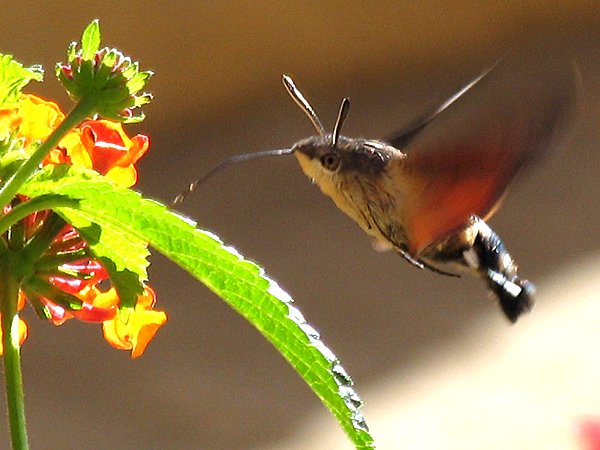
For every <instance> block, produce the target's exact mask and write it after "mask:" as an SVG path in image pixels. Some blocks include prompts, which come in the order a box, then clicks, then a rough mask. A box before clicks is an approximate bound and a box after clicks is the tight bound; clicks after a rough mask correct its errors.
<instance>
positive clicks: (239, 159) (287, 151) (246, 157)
mask: <svg viewBox="0 0 600 450" xmlns="http://www.w3.org/2000/svg"><path fill="white" fill-rule="evenodd" d="M292 153H293V151H292V149H291V148H280V149H275V150H265V151H262V152H256V153H246V154H244V155H236V156H232V157H231V158H227V159H226V160H224V161H221V162H220V163H219V164H217V165H216V166H214V167H213V168H212V169H210V170H209V171H208V172H206V173H205V174H204V175H202V176H201V177H200V178H198V179H197V180H196V181H194V182H192V183H190V185H189V186H188V188H187V189H186V190H185V191H183V192H182V193H181V194H179V195H178V196H177V197H175V198H174V199H173V202H171V206H175V205H178V204H180V203H183V201H184V200H185V199H186V197H187V196H188V195H190V194H191V193H192V192H194V191H195V190H196V189H197V188H198V186H200V185H201V184H202V183H204V182H205V181H206V180H208V179H209V178H210V177H212V176H213V175H214V174H216V173H217V172H220V171H221V170H223V169H225V168H226V167H229V166H231V165H232V164H237V163H240V162H244V161H251V160H253V159H261V158H267V157H269V156H280V155H291V154H292Z"/></svg>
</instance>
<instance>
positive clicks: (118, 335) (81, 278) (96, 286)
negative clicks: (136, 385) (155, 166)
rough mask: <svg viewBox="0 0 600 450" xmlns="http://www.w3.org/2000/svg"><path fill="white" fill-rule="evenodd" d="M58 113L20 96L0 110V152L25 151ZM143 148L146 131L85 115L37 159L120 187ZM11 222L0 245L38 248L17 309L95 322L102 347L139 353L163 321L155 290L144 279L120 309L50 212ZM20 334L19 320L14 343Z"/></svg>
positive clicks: (85, 251) (58, 320) (131, 177)
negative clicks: (79, 170)
mask: <svg viewBox="0 0 600 450" xmlns="http://www.w3.org/2000/svg"><path fill="white" fill-rule="evenodd" d="M64 118H65V115H64V114H63V113H62V112H61V110H60V108H59V107H58V106H57V105H56V104H55V103H53V102H49V101H46V100H44V99H41V98H39V97H36V96H34V95H29V94H23V95H21V97H20V98H19V100H18V102H17V103H16V105H11V106H10V107H4V108H0V144H2V145H3V146H4V147H5V153H6V147H7V146H8V145H9V144H10V147H11V148H10V150H11V151H13V152H15V148H17V149H21V150H22V151H24V152H30V151H31V149H34V148H35V147H36V146H37V145H39V143H40V142H42V141H44V140H45V139H47V138H48V136H49V135H50V134H51V133H52V132H53V131H54V130H55V129H56V128H57V127H58V126H59V125H60V124H61V122H62V121H63V120H64ZM148 146H149V141H148V138H147V137H146V136H144V135H139V134H138V135H136V136H134V137H132V138H130V137H128V136H127V134H126V133H125V132H124V130H123V128H122V126H121V124H120V123H117V122H112V121H109V120H86V121H84V122H82V123H81V124H79V126H77V127H76V128H74V129H72V130H71V131H69V132H68V133H67V134H66V135H65V136H64V137H63V138H62V139H61V140H60V142H59V144H58V145H57V146H56V147H55V148H54V149H52V150H51V151H50V153H49V154H48V155H47V156H46V157H45V159H44V161H43V163H42V165H43V166H48V165H59V164H69V165H73V166H79V167H82V168H86V169H92V170H95V171H97V172H98V173H100V174H102V175H104V176H106V177H107V178H109V179H110V180H111V181H112V182H113V183H114V184H116V185H117V186H120V187H124V188H128V187H131V186H133V185H134V184H135V183H136V181H137V171H136V168H135V163H136V162H137V161H138V160H139V159H140V158H141V157H142V156H143V155H144V154H145V153H146V151H147V150H148ZM17 153H18V152H17ZM26 200H27V199H26V198H25V197H23V196H17V197H16V198H15V199H14V200H13V202H12V203H11V204H10V205H7V206H6V207H5V210H4V214H6V213H8V212H10V210H11V209H12V208H14V207H15V206H17V205H18V204H20V203H22V202H24V201H26ZM18 225H19V226H18V227H17V226H13V227H11V229H10V230H9V231H8V232H7V233H5V235H4V236H1V237H0V238H1V239H4V241H5V243H6V245H8V246H9V247H10V246H11V245H19V246H22V248H27V246H30V247H31V248H36V244H37V245H38V246H39V245H42V246H43V249H42V250H41V251H40V257H39V259H38V261H37V263H36V265H35V271H34V273H33V275H32V276H29V277H28V278H27V279H26V280H24V281H23V284H22V286H21V290H20V293H19V305H18V308H19V309H22V308H23V307H24V306H25V304H26V303H27V302H29V303H30V304H31V306H32V307H33V309H34V310H35V312H36V313H37V315H38V316H39V317H41V318H44V319H46V320H49V321H51V322H52V323H53V324H55V325H61V324H63V323H65V322H66V321H67V320H69V319H78V320H81V321H84V322H92V323H100V324H101V325H102V331H103V335H104V338H105V339H106V341H107V342H108V343H109V344H110V345H112V346H114V347H116V348H118V349H123V350H129V351H131V355H132V357H137V356H140V355H141V354H142V353H143V352H144V350H145V348H146V346H147V345H148V343H149V342H150V340H151V339H152V337H153V336H154V334H155V333H156V332H157V330H158V328H159V327H160V326H162V325H163V324H164V323H165V322H166V319H167V317H166V314H165V313H164V312H162V311H157V310H154V309H153V307H154V304H155V300H156V296H155V293H154V291H153V290H152V288H151V287H150V286H148V285H146V284H144V289H143V293H142V294H141V295H139V297H138V299H137V302H136V304H135V306H134V307H133V308H130V307H128V308H123V307H122V306H123V305H121V302H120V298H119V295H118V293H117V290H116V289H115V287H114V286H112V285H111V283H110V276H109V274H108V272H107V270H106V269H105V267H104V266H103V264H102V262H101V261H99V260H98V259H97V258H95V257H94V255H93V254H92V252H91V251H90V249H89V245H88V243H87V242H86V240H85V239H83V238H82V236H81V235H80V233H79V232H78V231H77V230H76V229H75V228H73V227H72V226H71V225H69V224H67V223H66V222H64V221H63V220H62V219H61V218H60V216H59V215H58V214H57V213H55V212H53V211H39V212H36V213H33V214H31V215H29V216H27V217H26V218H25V219H23V220H22V221H21V222H20V223H19V224H18ZM9 233H10V234H11V235H10V236H9V235H8V234H9ZM17 233H18V234H19V237H18V238H16V237H15V235H16V234H17ZM15 242H17V244H15ZM26 337H27V325H26V323H25V322H24V321H23V320H22V319H20V323H19V338H20V341H21V342H23V341H24V340H25V338H26ZM1 350H2V349H1V342H0V351H1Z"/></svg>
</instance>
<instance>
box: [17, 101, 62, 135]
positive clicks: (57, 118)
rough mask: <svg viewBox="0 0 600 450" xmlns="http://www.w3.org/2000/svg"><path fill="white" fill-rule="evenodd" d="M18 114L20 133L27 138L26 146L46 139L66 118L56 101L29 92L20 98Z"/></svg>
mask: <svg viewBox="0 0 600 450" xmlns="http://www.w3.org/2000/svg"><path fill="white" fill-rule="evenodd" d="M18 115H19V119H20V121H21V123H20V124H19V131H18V135H19V136H20V137H24V138H25V145H26V146H27V145H29V144H31V143H33V142H36V141H43V140H45V139H46V138H47V137H48V136H50V134H51V133H52V132H53V131H54V130H55V129H56V128H57V127H58V126H59V125H60V123H61V122H62V121H63V120H64V118H65V115H64V114H63V113H62V112H61V111H60V109H59V107H58V106H57V105H56V103H53V102H48V101H46V100H43V99H41V98H39V97H36V96H35V95H28V94H23V95H22V96H21V98H20V100H19V106H18Z"/></svg>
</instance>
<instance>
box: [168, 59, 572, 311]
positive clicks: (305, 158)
mask: <svg viewBox="0 0 600 450" xmlns="http://www.w3.org/2000/svg"><path fill="white" fill-rule="evenodd" d="M504 62H505V61H501V62H500V63H497V64H496V65H494V66H493V67H492V68H491V69H488V70H486V71H485V72H484V73H482V74H481V75H480V76H478V77H477V78H475V79H474V80H473V81H471V82H470V83H468V84H467V85H466V86H465V87H463V88H462V89H461V90H460V91H458V92H457V93H456V94H455V95H453V96H452V97H450V99H448V100H447V101H446V102H444V103H443V104H442V105H441V106H440V107H438V108H437V109H435V110H434V111H433V112H432V113H430V114H427V115H425V116H423V117H420V118H419V119H418V120H415V121H414V122H413V123H412V124H410V125H409V126H407V127H405V128H404V129H403V130H402V131H400V132H398V133H396V134H395V135H393V136H391V137H390V138H389V139H386V140H372V139H354V138H348V137H345V136H342V135H341V134H340V132H341V127H342V125H343V123H344V120H345V119H346V116H347V113H348V108H349V100H348V99H347V98H345V99H344V100H343V101H342V104H341V107H340V110H339V113H338V117H337V120H336V122H335V126H334V127H333V130H332V132H331V133H328V132H326V130H325V128H324V127H323V125H322V123H321V121H320V119H319V118H318V116H317V114H316V113H315V111H314V109H313V108H312V106H311V105H310V103H309V102H308V101H307V100H306V99H305V97H304V96H303V95H302V93H301V92H300V90H299V89H298V88H297V87H296V86H295V85H294V83H293V81H292V79H291V78H290V77H288V76H285V75H284V76H283V83H284V85H285V87H286V89H287V91H288V93H289V94H290V96H291V97H292V98H293V99H294V101H295V102H296V103H297V104H298V105H299V106H300V108H301V109H302V111H303V112H304V113H305V114H306V115H307V116H308V118H309V119H310V121H311V122H312V124H313V126H314V128H315V130H316V131H317V135H316V136H312V137H309V138H306V139H303V140H301V141H299V142H297V143H296V144H294V145H293V146H292V147H291V148H286V149H278V150H269V151H264V152H258V153H253V154H247V155H240V156H236V157H233V158H230V159H227V160H225V161H223V162H222V163H221V164H219V165H218V166H216V167H215V168H214V169H213V170H211V171H210V172H208V173H207V174H206V175H205V176H204V177H202V178H201V179H199V180H196V181H195V182H194V183H192V184H190V185H189V187H188V190H187V191H186V192H184V193H182V194H180V195H179V196H178V197H177V198H176V199H175V200H174V204H176V203H180V202H182V201H183V199H184V198H185V197H186V196H187V195H188V194H189V193H191V192H192V191H194V190H195V189H196V188H197V187H198V185H199V184H200V183H201V182H203V181H204V180H206V178H207V177H208V176H210V175H212V174H213V173H215V172H216V171H218V170H220V169H222V168H223V167H225V166H227V165H230V164H232V163H236V162H239V161H245V160H249V159H255V158H262V157H265V156H273V155H283V154H294V155H295V156H296V158H297V160H298V163H299V164H300V167H301V169H302V171H303V172H304V173H305V174H306V175H307V176H308V177H309V178H310V179H311V180H313V182H314V183H315V184H317V185H318V186H319V188H320V189H321V191H322V192H323V193H324V194H325V195H327V196H329V197H330V198H331V199H332V200H333V202H334V203H335V205H336V206H337V207H338V208H339V209H340V210H342V211H343V212H344V213H345V214H347V215H348V216H350V218H352V220H354V222H356V223H357V224H358V225H359V226H360V228H361V229H362V230H363V231H364V232H366V233H367V234H368V235H369V236H371V237H372V238H373V239H374V242H375V244H376V246H377V247H379V248H380V249H392V250H394V251H396V252H397V253H399V254H400V255H401V256H402V257H403V258H404V259H406V260H407V261H408V262H409V263H411V264H412V265H414V266H416V267H419V268H421V269H430V270H433V271H435V272H438V273H442V274H446V275H452V276H459V275H458V274H457V272H458V273H461V272H466V273H470V274H473V275H476V276H478V277H480V278H482V279H483V280H484V281H485V282H486V283H487V286H488V287H489V289H490V290H491V291H492V292H493V293H494V294H495V296H496V298H497V299H498V302H499V304H500V307H501V308H502V311H503V312H504V314H505V315H506V317H507V318H508V319H509V320H510V321H511V322H515V321H516V320H517V318H518V317H519V316H520V315H521V314H522V313H524V312H526V311H529V310H530V309H531V307H532V305H533V298H532V297H533V294H534V291H535V287H534V285H533V284H532V283H530V282H529V281H527V280H525V279H523V278H520V277H519V275H518V273H517V265H516V264H515V262H514V260H513V258H512V256H511V255H510V253H509V252H508V251H507V250H506V247H505V246H504V243H503V242H502V239H501V238H500V237H499V236H498V234H496V232H494V231H493V230H492V229H491V228H490V227H489V226H488V225H487V223H486V221H487V220H488V219H489V218H490V217H491V216H492V215H493V213H494V212H495V211H496V209H497V207H498V205H499V204H500V202H501V200H502V197H503V195H504V193H505V191H506V188H507V186H508V184H509V182H510V181H511V180H512V179H513V178H514V177H515V175H517V173H518V172H519V171H520V170H521V169H522V168H523V167H524V166H526V165H527V164H528V163H530V162H531V161H533V160H534V159H536V158H537V157H538V156H539V155H540V154H542V153H544V151H546V149H548V148H549V147H550V144H551V141H552V138H553V137H554V135H555V134H556V131H557V130H559V129H560V128H561V127H562V126H563V125H564V124H565V121H566V118H567V117H568V116H569V114H568V113H569V112H570V109H572V105H573V103H574V97H575V88H574V87H575V83H574V79H575V77H574V71H573V68H572V66H571V65H570V64H563V65H561V64H558V63H556V64H554V65H552V67H551V68H547V69H545V70H541V69H540V67H539V66H538V65H537V64H523V61H521V62H520V63H513V64H512V65H511V64H507V66H508V68H501V67H499V66H500V65H504ZM538 69H540V70H538ZM467 93H468V95H467Z"/></svg>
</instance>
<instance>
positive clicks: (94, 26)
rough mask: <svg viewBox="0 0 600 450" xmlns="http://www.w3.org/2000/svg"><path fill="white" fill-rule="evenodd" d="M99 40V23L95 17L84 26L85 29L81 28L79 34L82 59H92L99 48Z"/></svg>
mask: <svg viewBox="0 0 600 450" xmlns="http://www.w3.org/2000/svg"><path fill="white" fill-rule="evenodd" d="M100 40H101V35H100V23H99V22H98V19H95V20H92V21H91V22H90V24H89V25H88V26H87V27H85V30H83V34H82V35H81V51H82V53H81V57H82V58H83V60H84V61H91V60H93V59H94V55H95V54H96V52H97V51H98V49H99V48H100Z"/></svg>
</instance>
